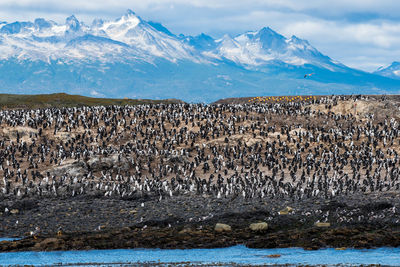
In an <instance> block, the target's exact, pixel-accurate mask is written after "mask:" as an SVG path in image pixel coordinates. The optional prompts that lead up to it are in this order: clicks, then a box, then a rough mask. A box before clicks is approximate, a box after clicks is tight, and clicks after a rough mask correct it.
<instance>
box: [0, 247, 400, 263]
mask: <svg viewBox="0 0 400 267" xmlns="http://www.w3.org/2000/svg"><path fill="white" fill-rule="evenodd" d="M271 254H280V255H281V256H280V257H279V258H269V257H268V255H271ZM151 262H154V263H172V262H188V263H192V264H195V265H201V264H210V263H222V264H223V263H225V264H229V263H237V264H250V265H251V264H254V265H256V264H265V265H269V264H271V265H273V264H294V265H295V264H312V265H317V264H327V265H336V264H343V265H346V266H348V265H361V264H381V265H392V266H400V248H377V249H346V250H335V249H333V248H328V249H320V250H315V251H306V250H303V249H302V248H285V249H249V248H246V247H245V246H242V245H239V246H234V247H228V248H216V249H168V250H167V249H165V250H163V249H115V250H87V251H53V252H6V253H0V265H23V264H32V265H54V264H78V263H87V264H88V263H93V264H95V263H96V264H104V265H107V266H120V265H122V264H124V263H151ZM86 266H87V265H86Z"/></svg>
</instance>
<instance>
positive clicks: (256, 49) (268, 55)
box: [0, 10, 400, 101]
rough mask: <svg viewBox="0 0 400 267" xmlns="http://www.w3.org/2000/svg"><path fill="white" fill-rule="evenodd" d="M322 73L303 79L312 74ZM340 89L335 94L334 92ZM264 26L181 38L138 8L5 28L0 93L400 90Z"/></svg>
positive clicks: (214, 95)
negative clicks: (108, 16)
mask: <svg viewBox="0 0 400 267" xmlns="http://www.w3.org/2000/svg"><path fill="white" fill-rule="evenodd" d="M311 72H313V73H316V74H315V75H313V76H312V78H307V79H305V78H304V77H303V76H304V74H306V73H311ZM332 90H334V91H332ZM398 90H400V81H396V80H392V79H389V78H385V77H381V76H378V75H373V74H369V73H365V72H362V71H358V70H354V69H351V68H348V67H346V66H345V65H343V64H341V63H339V62H336V61H334V60H332V59H330V58H329V57H328V56H326V55H323V54H322V53H320V52H319V51H318V50H317V49H316V48H314V47H313V46H312V45H311V44H310V43H309V42H307V41H306V40H302V39H300V38H298V37H296V36H292V37H290V38H286V37H285V36H283V35H280V34H279V33H277V32H275V31H273V30H272V29H270V28H268V27H266V28H262V29H261V30H259V31H253V32H246V33H244V34H241V35H238V36H236V37H231V36H229V35H225V36H223V37H222V38H220V39H214V38H212V37H211V36H208V35H206V34H200V35H198V36H184V35H175V34H174V33H171V32H170V31H169V30H168V29H167V28H166V27H164V26H163V25H162V24H160V23H157V22H147V21H145V20H143V19H142V18H140V17H139V16H137V15H136V14H135V13H134V12H132V11H131V10H128V11H127V12H126V14H124V15H123V16H121V17H120V18H118V19H116V20H114V21H105V20H101V19H97V20H94V21H93V22H92V23H91V25H86V24H85V23H83V22H80V21H79V20H78V19H77V18H76V17H75V16H70V17H68V18H67V19H66V21H65V23H64V24H58V23H56V22H54V21H48V20H45V19H42V18H39V19H36V20H35V21H34V22H13V23H6V22H0V92H1V93H6V92H16V93H44V92H46V93H50V92H60V91H62V92H67V93H78V94H84V95H92V96H107V97H125V96H126V97H141V98H144V97H147V98H171V97H175V98H181V99H183V100H186V101H212V100H217V99H218V98H221V97H228V96H248V95H266V94H272V95H277V94H281V95H282V94H311V93H314V94H317V93H319V94H331V93H332V92H334V93H356V92H360V91H363V92H370V93H380V92H397V91H398Z"/></svg>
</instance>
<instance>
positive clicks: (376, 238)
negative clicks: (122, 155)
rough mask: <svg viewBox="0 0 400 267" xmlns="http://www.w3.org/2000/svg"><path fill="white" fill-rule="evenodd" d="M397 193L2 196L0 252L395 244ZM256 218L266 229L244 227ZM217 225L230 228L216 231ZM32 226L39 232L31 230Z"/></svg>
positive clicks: (399, 240)
mask: <svg viewBox="0 0 400 267" xmlns="http://www.w3.org/2000/svg"><path fill="white" fill-rule="evenodd" d="M398 199H399V194H398V193H396V192H386V193H380V194H360V195H352V196H346V197H343V196H341V197H337V198H333V199H330V200H326V199H306V200H303V201H295V202H294V201H291V200H289V199H288V200H276V199H262V200H255V199H250V200H245V199H243V198H235V199H232V198H221V199H213V198H210V197H204V196H199V195H182V196H176V197H173V198H170V199H164V200H161V201H158V199H156V198H152V197H151V196H148V197H147V198H141V199H117V198H114V199H112V198H111V199H110V198H104V197H99V198H96V197H91V198H89V197H82V196H77V197H74V198H65V199H60V198H46V199H35V198H32V199H23V200H18V199H3V201H2V202H1V205H3V206H4V205H7V206H8V207H9V208H10V210H13V213H9V214H3V215H2V220H1V226H0V227H1V228H0V235H3V236H4V235H7V236H15V237H21V238H22V239H21V240H17V241H3V242H0V250H1V251H22V250H71V249H74V250H77V249H78V250H79V249H116V248H215V247H227V246H233V245H237V244H245V245H246V246H248V247H251V248H276V247H280V248H282V247H303V248H305V249H318V248H323V247H335V248H342V247H355V248H371V247H380V246H399V245H400V227H399V223H398V221H399V219H400V213H399V212H397V208H398V205H399V204H400V203H399V201H398ZM260 222H265V223H266V224H267V227H266V229H261V230H258V231H257V230H252V229H250V228H249V226H250V224H252V223H260ZM324 222H329V225H327V224H326V223H325V224H324ZM217 223H219V224H224V225H229V226H230V229H228V230H226V229H224V230H222V231H217V230H216V228H215V226H216V224H217ZM35 227H39V228H40V232H39V233H37V234H36V235H35V236H32V235H30V231H31V230H32V229H34V228H35Z"/></svg>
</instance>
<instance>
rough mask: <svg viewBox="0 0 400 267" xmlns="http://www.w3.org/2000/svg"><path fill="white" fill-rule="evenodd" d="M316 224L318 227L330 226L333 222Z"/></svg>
mask: <svg viewBox="0 0 400 267" xmlns="http://www.w3.org/2000/svg"><path fill="white" fill-rule="evenodd" d="M315 226H317V227H330V226H331V224H330V223H328V222H316V223H315Z"/></svg>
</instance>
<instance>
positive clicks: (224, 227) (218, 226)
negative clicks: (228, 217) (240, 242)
mask: <svg viewBox="0 0 400 267" xmlns="http://www.w3.org/2000/svg"><path fill="white" fill-rule="evenodd" d="M214 230H215V231H216V232H219V233H221V232H230V231H232V227H231V226H230V225H227V224H224V223H217V224H216V225H215V228H214Z"/></svg>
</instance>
